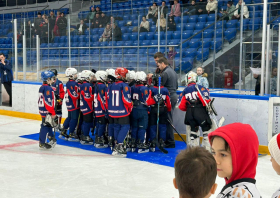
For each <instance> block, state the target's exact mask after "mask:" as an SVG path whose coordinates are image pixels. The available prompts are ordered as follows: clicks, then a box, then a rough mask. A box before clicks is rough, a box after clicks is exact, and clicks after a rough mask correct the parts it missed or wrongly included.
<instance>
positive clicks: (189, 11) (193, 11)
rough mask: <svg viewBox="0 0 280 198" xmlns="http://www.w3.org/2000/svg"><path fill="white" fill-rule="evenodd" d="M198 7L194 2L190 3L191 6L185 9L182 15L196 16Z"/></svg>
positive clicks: (193, 0)
mask: <svg viewBox="0 0 280 198" xmlns="http://www.w3.org/2000/svg"><path fill="white" fill-rule="evenodd" d="M197 7H198V6H197V5H196V3H195V0H192V1H191V5H190V6H189V7H188V8H187V11H186V12H184V15H197V14H198V8H197Z"/></svg>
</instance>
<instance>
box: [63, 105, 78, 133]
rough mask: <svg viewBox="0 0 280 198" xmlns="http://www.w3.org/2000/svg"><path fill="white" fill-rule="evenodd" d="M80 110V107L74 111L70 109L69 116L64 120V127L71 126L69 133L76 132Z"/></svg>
mask: <svg viewBox="0 0 280 198" xmlns="http://www.w3.org/2000/svg"><path fill="white" fill-rule="evenodd" d="M79 112H80V109H76V110H74V111H68V117H67V118H66V120H65V121H64V123H63V127H64V129H68V128H69V133H74V131H75V128H76V126H77V123H78V117H79Z"/></svg>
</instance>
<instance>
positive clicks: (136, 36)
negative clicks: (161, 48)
mask: <svg viewBox="0 0 280 198" xmlns="http://www.w3.org/2000/svg"><path fill="white" fill-rule="evenodd" d="M130 40H132V41H136V40H138V33H132V34H130Z"/></svg>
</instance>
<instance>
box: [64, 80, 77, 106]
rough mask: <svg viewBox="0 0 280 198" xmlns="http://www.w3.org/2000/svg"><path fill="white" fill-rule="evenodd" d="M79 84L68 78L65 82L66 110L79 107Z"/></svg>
mask: <svg viewBox="0 0 280 198" xmlns="http://www.w3.org/2000/svg"><path fill="white" fill-rule="evenodd" d="M79 97H80V94H79V86H78V83H77V82H76V81H74V80H69V81H68V82H67V83H66V93H65V102H66V107H67V110H68V111H74V110H76V109H79V108H80V106H79V102H78V100H79Z"/></svg>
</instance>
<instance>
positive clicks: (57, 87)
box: [51, 79, 65, 100]
mask: <svg viewBox="0 0 280 198" xmlns="http://www.w3.org/2000/svg"><path fill="white" fill-rule="evenodd" d="M51 87H52V89H53V90H54V94H55V96H58V98H56V99H57V100H58V99H61V100H63V99H64V96H65V91H64V87H63V83H62V82H61V81H60V80H58V79H56V81H55V82H54V83H53V84H52V85H51Z"/></svg>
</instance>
